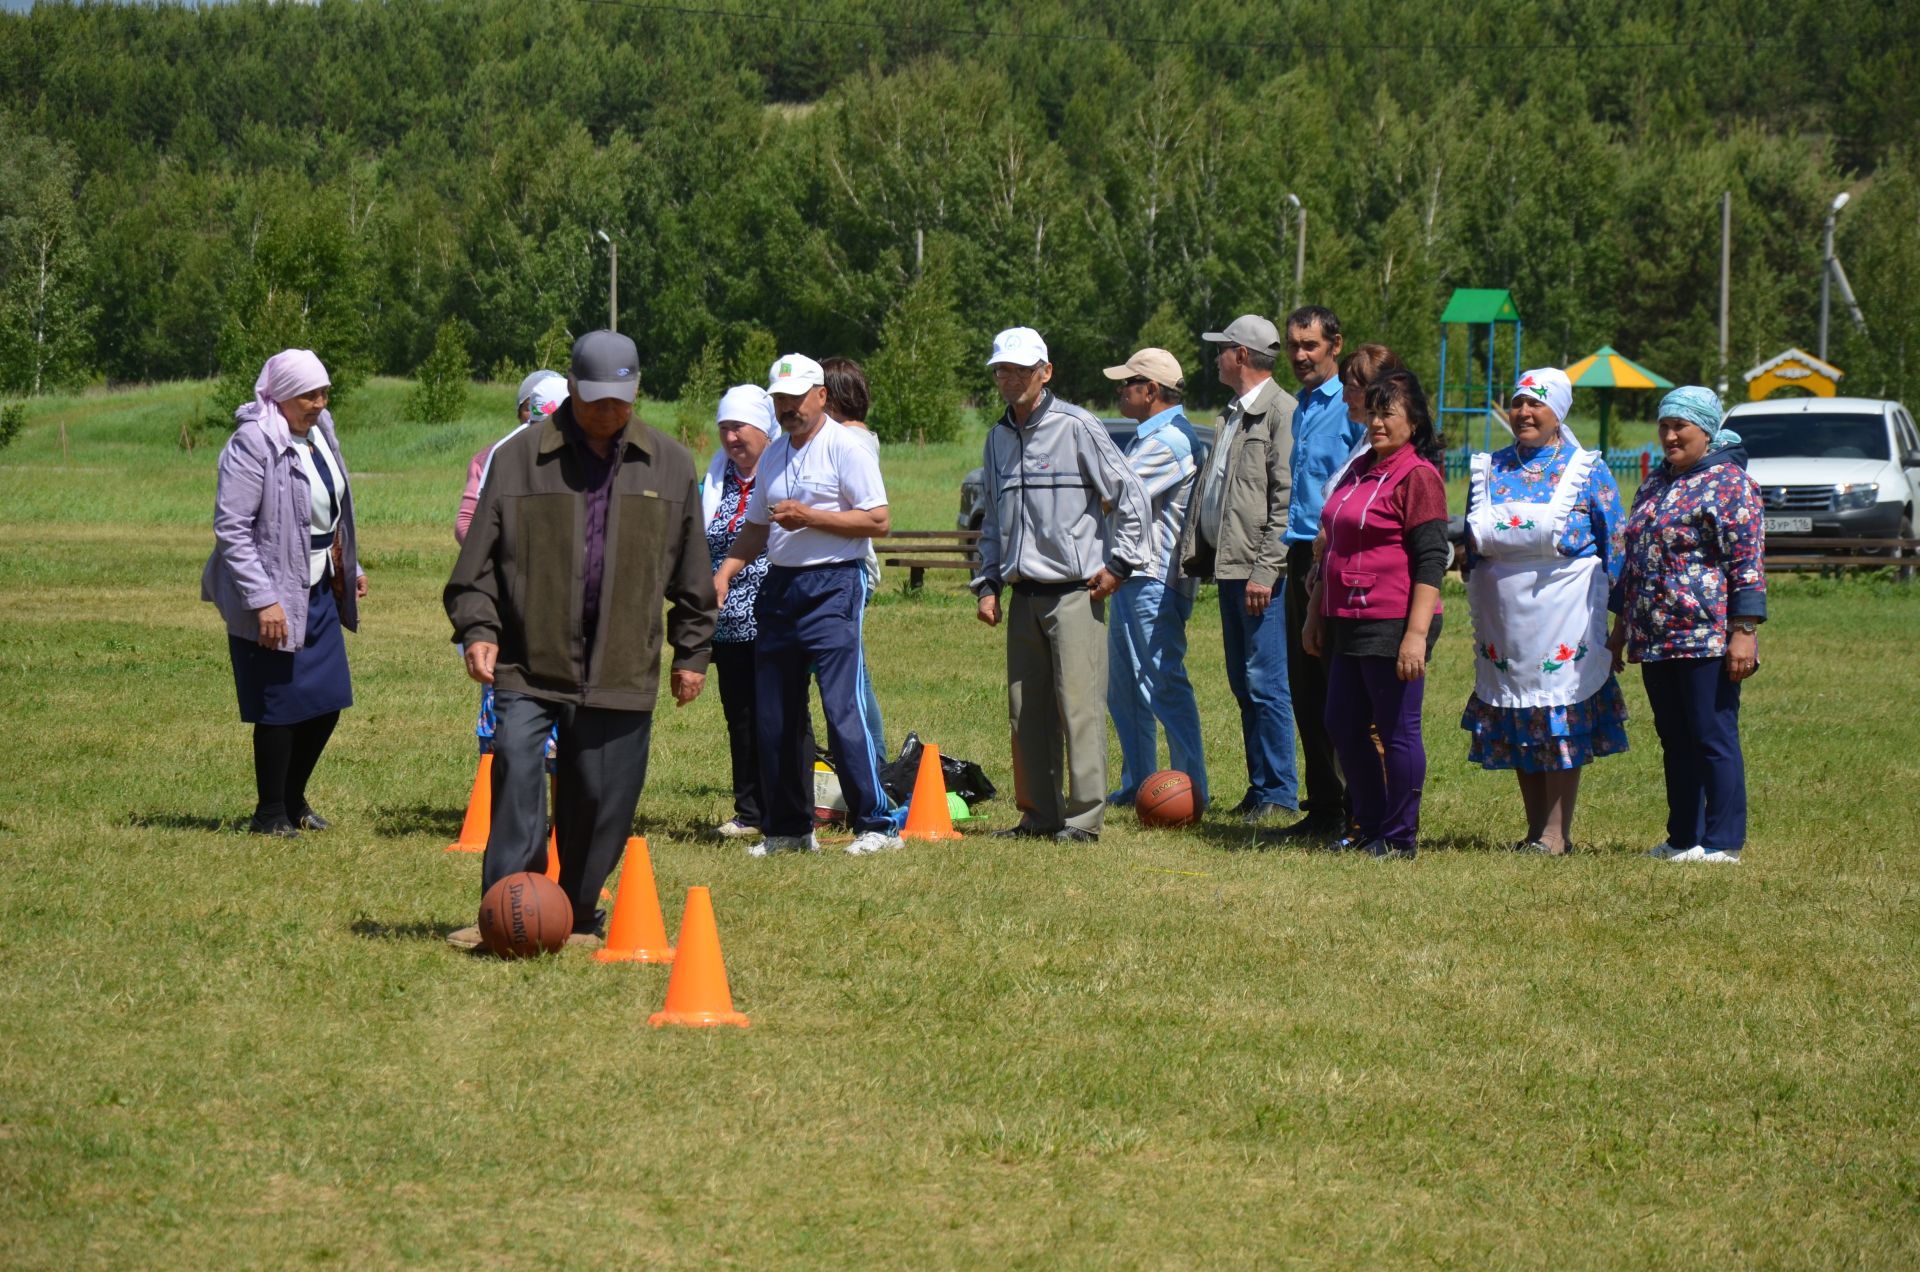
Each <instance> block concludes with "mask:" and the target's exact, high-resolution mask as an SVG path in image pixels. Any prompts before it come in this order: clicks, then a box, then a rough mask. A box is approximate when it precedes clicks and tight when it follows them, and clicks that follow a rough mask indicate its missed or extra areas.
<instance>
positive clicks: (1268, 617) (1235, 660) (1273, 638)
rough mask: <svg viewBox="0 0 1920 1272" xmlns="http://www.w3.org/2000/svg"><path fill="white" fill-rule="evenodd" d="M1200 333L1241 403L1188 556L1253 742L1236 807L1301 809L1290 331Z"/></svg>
mask: <svg viewBox="0 0 1920 1272" xmlns="http://www.w3.org/2000/svg"><path fill="white" fill-rule="evenodd" d="M1201 339H1203V340H1206V341H1208V342H1209V343H1211V344H1217V345H1219V346H1220V352H1219V353H1218V354H1217V355H1216V356H1215V357H1214V369H1215V370H1216V371H1217V372H1218V373H1219V376H1220V382H1221V383H1222V384H1224V385H1226V386H1227V387H1228V388H1229V389H1231V390H1233V393H1234V400H1233V402H1232V404H1231V405H1230V406H1228V408H1227V411H1226V414H1225V415H1223V416H1222V417H1221V419H1220V435H1219V438H1218V440H1217V441H1215V443H1214V448H1213V457H1212V458H1211V459H1210V460H1209V461H1208V463H1207V469H1206V472H1205V473H1203V474H1202V475H1201V477H1200V485H1199V489H1198V490H1197V491H1196V492H1195V494H1194V500H1193V514H1192V515H1191V516H1189V517H1188V518H1187V527H1186V534H1185V537H1184V538H1183V539H1182V540H1181V545H1180V549H1181V550H1180V560H1181V565H1182V567H1183V568H1184V569H1185V570H1186V571H1187V573H1189V574H1191V575H1193V576H1194V577H1195V578H1212V579H1214V580H1215V581H1216V582H1217V583H1218V584H1219V585H1220V626H1221V643H1222V644H1223V645H1224V646H1225V647H1226V655H1227V683H1228V685H1230V686H1231V687H1232V689H1233V696H1234V698H1235V699H1237V700H1238V701H1239V703H1240V737H1241V740H1242V742H1243V743H1244V744H1245V746H1246V750H1247V793H1246V796H1245V797H1244V798H1243V799H1242V800H1241V801H1240V802H1239V803H1238V804H1237V805H1235V806H1234V808H1233V812H1235V813H1236V814H1239V815H1240V816H1242V817H1244V818H1245V819H1246V820H1247V821H1249V822H1257V821H1261V820H1263V819H1264V818H1266V817H1268V816H1269V815H1272V814H1274V813H1279V812H1293V811H1295V810H1297V809H1298V808H1299V805H1300V796H1299V786H1300V782H1299V777H1298V775H1297V773H1296V771H1295V768H1294V758H1293V696H1292V693H1291V691H1290V690H1289V689H1288V686H1287V623H1286V614H1285V612H1284V611H1285V607H1284V606H1275V605H1274V604H1273V599H1274V591H1275V589H1276V588H1278V587H1279V586H1280V581H1281V575H1282V573H1283V572H1284V570H1285V566H1286V559H1287V541H1286V534H1287V506H1288V500H1289V497H1290V495H1291V493H1292V489H1293V475H1292V455H1293V429H1292V424H1291V421H1292V419H1293V410H1294V405H1295V404H1294V400H1293V395H1292V394H1290V393H1288V392H1287V391H1286V390H1284V389H1282V388H1281V387H1280V386H1279V385H1278V384H1277V383H1275V382H1274V378H1273V368H1274V366H1275V364H1276V363H1277V362H1278V361H1279V354H1280V332H1279V331H1278V330H1277V329H1276V328H1275V327H1274V325H1273V324H1272V323H1271V322H1269V321H1268V320H1267V319H1265V318H1262V317H1261V316H1260V315H1258V314H1242V315H1241V316H1240V317H1238V318H1235V319H1234V320H1233V321H1232V322H1230V323H1228V324H1227V329H1226V330H1225V331H1209V332H1206V333H1204V334H1203V335H1202V337H1201Z"/></svg>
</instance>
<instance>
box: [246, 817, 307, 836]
mask: <svg viewBox="0 0 1920 1272" xmlns="http://www.w3.org/2000/svg"><path fill="white" fill-rule="evenodd" d="M247 833H248V834H250V835H270V836H272V837H273V838H275V839H298V838H300V831H299V828H298V827H296V826H295V825H294V824H293V823H292V822H290V821H288V820H287V819H286V818H285V817H265V818H263V817H261V816H260V814H258V813H255V814H254V815H253V817H252V819H251V820H249V821H248V822H247Z"/></svg>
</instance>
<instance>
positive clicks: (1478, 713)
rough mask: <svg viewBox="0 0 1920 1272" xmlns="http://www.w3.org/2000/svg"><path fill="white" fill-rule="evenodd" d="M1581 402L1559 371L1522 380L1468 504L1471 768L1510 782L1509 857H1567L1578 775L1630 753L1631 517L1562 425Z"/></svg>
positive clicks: (1602, 469)
mask: <svg viewBox="0 0 1920 1272" xmlns="http://www.w3.org/2000/svg"><path fill="white" fill-rule="evenodd" d="M1572 405H1573V385H1572V384H1571V383H1570V382H1569V381H1568V379H1567V377H1566V374H1565V373H1564V372H1561V371H1557V370H1554V369H1552V368H1542V369H1539V370H1534V371H1529V372H1527V373H1526V374H1525V375H1523V376H1521V377H1520V381H1519V383H1518V384H1517V385H1515V386H1514V390H1513V396H1512V399H1511V400H1510V402H1509V404H1508V411H1509V414H1508V420H1509V423H1510V424H1511V425H1512V428H1513V436H1514V444H1513V445H1512V446H1509V447H1507V448H1506V449H1505V450H1502V451H1498V452H1496V453H1494V454H1492V455H1475V456H1474V457H1473V465H1472V482H1471V485H1470V487H1469V489H1468V493H1467V569H1466V576H1467V600H1468V602H1469V604H1470V605H1471V607H1472V611H1473V648H1474V691H1473V695H1472V696H1471V697H1469V698H1468V699H1467V707H1466V710H1465V712H1463V713H1462V714H1461V717H1460V727H1461V728H1463V729H1465V730H1467V732H1468V733H1469V734H1471V735H1472V739H1473V740H1472V742H1471V744H1470V745H1469V747H1468V751H1467V758H1468V759H1470V760H1473V761H1474V762H1476V763H1478V764H1479V765H1480V766H1481V767H1482V768H1488V769H1513V770H1514V771H1515V773H1516V774H1517V776H1518V777H1519V779H1520V799H1521V802H1522V803H1523V804H1524V805H1525V806H1526V815H1527V834H1526V838H1524V839H1522V840H1520V841H1518V842H1517V843H1515V844H1514V845H1513V846H1514V848H1515V849H1517V850H1518V851H1521V852H1537V853H1545V854H1548V855H1551V856H1560V855H1563V854H1565V853H1566V852H1568V851H1570V850H1571V848H1572V845H1573V838H1572V832H1573V808H1574V801H1575V799H1576V797H1577V796H1578V795H1579V792H1580V771H1581V769H1582V768H1583V767H1584V766H1586V765H1587V764H1589V763H1591V762H1592V761H1593V760H1594V759H1596V758H1598V757H1599V756H1602V755H1613V754H1616V753H1618V752H1621V751H1624V750H1626V749H1627V730H1626V721H1627V705H1626V699H1625V698H1624V697H1623V696H1622V695H1621V692H1620V683H1619V681H1618V680H1616V679H1615V678H1614V675H1613V669H1612V667H1611V665H1610V663H1611V659H1610V658H1609V657H1608V655H1607V650H1606V644H1607V595H1608V592H1609V590H1610V589H1611V587H1612V585H1613V581H1614V580H1615V579H1617V578H1618V577H1619V575H1620V570H1621V565H1622V561H1623V559H1624V554H1623V551H1622V546H1621V531H1622V525H1623V522H1624V520H1625V518H1624V516H1623V515H1622V510H1621V506H1620V488H1619V487H1618V486H1617V485H1615V484H1614V480H1613V474H1612V473H1610V472H1608V471H1607V465H1606V460H1605V457H1604V456H1602V455H1601V454H1600V453H1599V452H1598V451H1591V450H1584V449H1582V448H1581V446H1580V442H1579V439H1578V438H1576V437H1575V436H1574V435H1573V430H1572V429H1570V428H1568V427H1567V426H1566V424H1565V423H1564V422H1563V421H1564V420H1565V418H1566V414H1567V411H1568V410H1569V408H1571V406H1572Z"/></svg>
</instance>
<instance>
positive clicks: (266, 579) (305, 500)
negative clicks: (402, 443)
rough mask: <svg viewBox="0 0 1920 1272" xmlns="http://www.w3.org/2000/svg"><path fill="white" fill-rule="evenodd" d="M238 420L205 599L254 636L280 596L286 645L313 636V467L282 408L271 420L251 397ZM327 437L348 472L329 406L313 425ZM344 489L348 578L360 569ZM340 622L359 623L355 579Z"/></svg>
mask: <svg viewBox="0 0 1920 1272" xmlns="http://www.w3.org/2000/svg"><path fill="white" fill-rule="evenodd" d="M234 418H235V419H236V420H237V421H238V424H237V426H236V427H235V428H234V430H233V436H232V437H230V438H228V439H227V445H226V449H224V450H222V451H221V452H220V484H219V487H218V489H217V491H216V493H215V494H214V497H213V554H212V555H211V556H209V557H208V558H207V565H206V569H204V570H202V571H201V572H200V599H201V600H203V601H211V602H213V603H214V604H215V605H217V606H219V607H220V616H221V617H222V618H224V619H226V621H227V631H229V632H231V633H232V634H233V635H235V636H240V637H244V638H245V639H247V640H258V639H259V638H260V614H259V611H261V610H263V609H265V608H266V607H267V606H269V605H271V604H273V603H274V602H275V601H278V602H279V603H280V606H281V608H282V609H284V610H286V612H287V643H286V646H285V648H286V651H287V652H288V653H292V652H294V651H296V650H298V649H300V648H301V647H302V646H303V645H305V644H306V640H307V593H308V591H309V588H308V586H307V560H308V558H307V550H308V549H307V544H308V527H309V525H310V524H311V518H312V515H313V513H312V503H311V497H310V496H309V494H308V491H307V474H306V470H305V469H304V468H303V467H302V466H301V464H300V460H299V457H298V456H297V455H296V454H295V453H294V446H293V438H292V435H291V434H290V433H289V432H288V431H287V422H286V421H285V420H284V419H282V418H281V417H280V415H279V413H278V412H274V413H273V414H272V415H271V416H270V417H269V418H267V419H266V420H261V419H260V418H259V408H258V407H257V406H255V405H254V404H252V403H249V404H247V405H246V406H243V407H241V408H240V409H239V410H238V411H236V412H234ZM314 427H315V428H317V429H319V430H320V435H321V437H323V438H325V439H326V443H327V449H328V450H329V451H331V452H332V453H333V458H334V461H335V462H336V463H337V464H338V465H339V466H340V474H341V477H342V478H343V479H344V478H345V477H346V470H347V464H346V460H345V459H343V458H342V457H341V455H340V443H339V442H338V441H337V440H336V439H335V437H334V435H333V417H332V416H331V415H329V414H327V413H325V412H322V413H321V416H320V420H319V422H318V423H317V424H315V425H314ZM342 487H343V488H342V490H341V492H340V519H339V522H338V524H337V525H336V527H335V531H336V533H337V534H338V535H339V542H340V553H341V556H340V559H341V561H342V563H343V564H344V565H345V567H346V568H345V573H346V576H347V578H348V579H350V580H357V579H358V578H359V576H360V575H361V574H362V573H363V571H362V570H361V569H360V556H359V551H358V546H359V545H358V544H357V543H356V542H355V536H354V526H353V483H352V482H351V481H350V480H343V482H342ZM340 625H341V626H342V627H345V628H346V629H347V630H348V631H356V630H358V629H359V626H360V603H359V601H358V600H357V599H356V598H355V596H354V588H353V587H352V586H351V584H350V585H349V586H348V587H347V594H346V598H345V599H344V600H342V601H341V602H340Z"/></svg>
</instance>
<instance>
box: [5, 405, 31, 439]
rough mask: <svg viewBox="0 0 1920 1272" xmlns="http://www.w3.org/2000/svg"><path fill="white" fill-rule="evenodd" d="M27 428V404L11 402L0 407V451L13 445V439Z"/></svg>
mask: <svg viewBox="0 0 1920 1272" xmlns="http://www.w3.org/2000/svg"><path fill="white" fill-rule="evenodd" d="M26 426H27V404H26V403H25V402H9V403H7V404H6V405H5V406H0V450H5V449H7V447H9V446H11V445H13V439H14V438H16V437H18V436H20V430H21V429H23V428H25V427H26Z"/></svg>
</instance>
